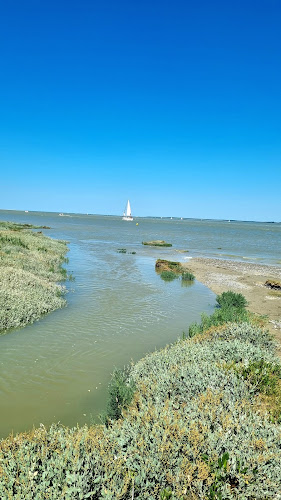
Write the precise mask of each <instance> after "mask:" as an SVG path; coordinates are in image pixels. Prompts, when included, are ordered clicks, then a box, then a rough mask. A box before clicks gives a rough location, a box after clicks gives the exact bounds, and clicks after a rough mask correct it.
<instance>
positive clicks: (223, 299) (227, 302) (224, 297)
mask: <svg viewBox="0 0 281 500" xmlns="http://www.w3.org/2000/svg"><path fill="white" fill-rule="evenodd" d="M216 301H217V303H218V305H219V306H220V307H221V308H223V309H225V308H231V307H235V308H237V309H245V307H246V306H247V301H246V299H245V297H244V295H242V294H241V293H235V292H231V291H228V292H223V293H222V294H221V295H218V296H217V299H216Z"/></svg>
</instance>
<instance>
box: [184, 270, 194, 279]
mask: <svg viewBox="0 0 281 500" xmlns="http://www.w3.org/2000/svg"><path fill="white" fill-rule="evenodd" d="M181 279H182V280H183V281H194V280H195V276H194V274H192V273H190V272H189V271H186V272H183V273H182V275H181Z"/></svg>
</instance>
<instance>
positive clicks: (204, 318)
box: [188, 292, 251, 337]
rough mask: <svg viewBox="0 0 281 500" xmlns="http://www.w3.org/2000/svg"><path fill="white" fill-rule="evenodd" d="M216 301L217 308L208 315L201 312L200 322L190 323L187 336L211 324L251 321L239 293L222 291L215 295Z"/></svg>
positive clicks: (205, 328)
mask: <svg viewBox="0 0 281 500" xmlns="http://www.w3.org/2000/svg"><path fill="white" fill-rule="evenodd" d="M216 301H217V304H218V306H219V308H218V309H215V311H214V312H213V314H211V315H210V316H208V315H207V314H205V313H203V314H202V315H201V323H196V322H195V323H192V324H191V325H190V326H189V331H188V332H189V337H193V336H194V335H197V334H198V333H202V332H204V331H206V330H208V329H209V328H211V327H212V326H219V325H223V324H224V323H243V322H250V321H251V315H250V314H249V313H248V311H247V310H246V309H245V306H246V304H247V302H246V299H245V297H244V296H243V295H241V294H240V293H233V292H223V293H222V294H221V295H218V296H217V298H216Z"/></svg>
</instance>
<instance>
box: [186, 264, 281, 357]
mask: <svg viewBox="0 0 281 500" xmlns="http://www.w3.org/2000/svg"><path fill="white" fill-rule="evenodd" d="M184 266H185V267H186V268H188V269H190V271H192V273H193V274H194V275H195V277H196V279H197V280H198V281H200V282H201V283H203V284H204V285H206V286H207V287H209V288H210V289H211V290H212V291H213V292H214V293H216V294H217V295H218V294H220V293H222V292H226V291H227V290H232V291H233V292H236V293H242V294H243V295H244V296H245V297H246V299H247V301H248V309H249V310H250V311H251V312H254V313H257V314H260V315H266V316H267V318H268V319H267V327H268V329H269V330H270V332H272V333H273V334H274V336H275V338H276V340H277V342H278V345H279V352H280V353H281V291H277V290H271V289H270V288H268V287H266V286H265V285H264V283H265V282H266V280H268V279H273V280H274V279H275V280H277V281H281V267H275V266H265V265H261V264H251V263H248V262H247V263H246V262H236V261H232V260H220V259H207V258H201V257H196V258H194V259H190V261H189V262H188V263H186V264H184Z"/></svg>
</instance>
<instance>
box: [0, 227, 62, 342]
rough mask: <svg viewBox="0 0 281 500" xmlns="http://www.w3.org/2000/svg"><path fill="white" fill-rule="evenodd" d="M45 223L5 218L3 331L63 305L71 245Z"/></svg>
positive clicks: (0, 236)
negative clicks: (46, 229) (49, 232)
mask: <svg viewBox="0 0 281 500" xmlns="http://www.w3.org/2000/svg"><path fill="white" fill-rule="evenodd" d="M34 228H36V229H40V228H41V226H32V225H30V224H24V225H20V224H13V223H11V222H1V225H0V333H6V332H7V331H9V330H11V329H12V328H18V327H22V326H25V325H26V324H28V323H32V322H33V321H35V320H37V319H39V318H40V317H41V316H42V315H43V314H46V313H48V312H50V311H53V310H55V309H58V308H60V307H63V306H64V305H65V304H66V301H65V299H64V293H65V288H64V287H63V286H62V285H60V284H59V282H61V281H64V280H66V278H67V271H66V269H64V268H63V267H62V264H63V263H65V262H67V259H66V258H65V254H66V252H67V250H68V249H67V245H66V242H64V241H58V240H53V239H51V238H48V237H47V236H44V235H43V233H42V232H41V231H31V229H34Z"/></svg>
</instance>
